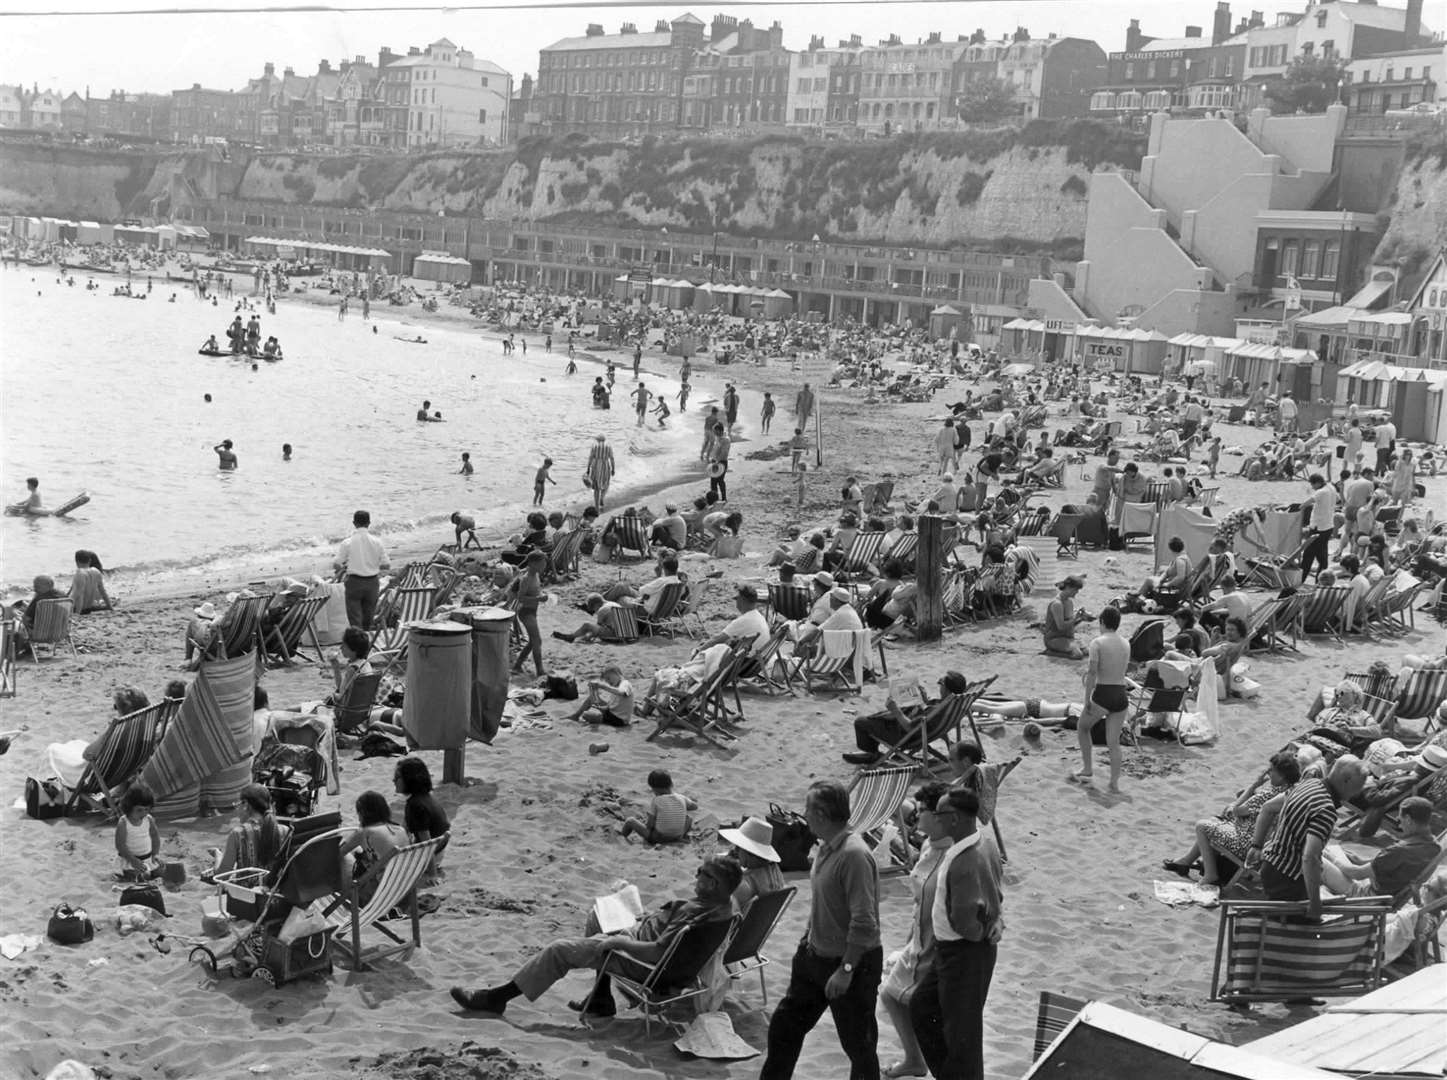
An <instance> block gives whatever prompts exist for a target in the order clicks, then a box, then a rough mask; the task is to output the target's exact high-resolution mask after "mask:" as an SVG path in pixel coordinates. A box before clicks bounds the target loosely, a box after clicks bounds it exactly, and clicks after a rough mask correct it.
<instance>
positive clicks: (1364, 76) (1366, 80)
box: [1362, 71, 1372, 83]
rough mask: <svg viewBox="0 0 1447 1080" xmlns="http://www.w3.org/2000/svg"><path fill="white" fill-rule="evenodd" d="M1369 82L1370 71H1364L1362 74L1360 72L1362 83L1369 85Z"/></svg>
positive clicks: (1370, 77)
mask: <svg viewBox="0 0 1447 1080" xmlns="http://www.w3.org/2000/svg"><path fill="white" fill-rule="evenodd" d="M1371 81H1372V73H1371V72H1370V71H1364V72H1362V82H1364V83H1369V82H1371Z"/></svg>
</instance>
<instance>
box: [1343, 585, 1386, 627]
mask: <svg viewBox="0 0 1447 1080" xmlns="http://www.w3.org/2000/svg"><path fill="white" fill-rule="evenodd" d="M1391 587H1392V579H1391V578H1389V577H1387V576H1386V575H1385V574H1384V575H1382V577H1380V578H1378V579H1377V582H1376V584H1374V585H1372V586H1371V587H1370V588H1368V589H1367V591H1366V595H1364V596H1363V597H1362V598H1361V600H1360V602H1358V603H1357V604H1356V605H1355V606H1354V607H1353V608H1352V618H1351V622H1350V623H1348V621H1347V618H1346V612H1345V606H1344V607H1343V612H1342V626H1343V627H1348V626H1353V627H1360V629H1361V631H1362V633H1364V634H1366V635H1368V636H1370V635H1371V632H1372V625H1373V624H1374V623H1379V622H1381V620H1382V619H1383V618H1384V615H1383V612H1382V605H1383V604H1384V603H1385V601H1386V599H1387V590H1388V589H1390V588H1391Z"/></svg>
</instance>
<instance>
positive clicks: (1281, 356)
mask: <svg viewBox="0 0 1447 1080" xmlns="http://www.w3.org/2000/svg"><path fill="white" fill-rule="evenodd" d="M1226 352H1227V353H1228V354H1230V355H1231V356H1254V357H1256V358H1258V359H1260V360H1284V361H1286V362H1287V363H1289V364H1302V363H1309V362H1311V361H1314V360H1315V359H1316V353H1314V352H1312V351H1311V350H1310V349H1288V348H1285V347H1284V346H1281V345H1268V344H1267V343H1266V342H1264V341H1243V342H1241V343H1240V344H1239V345H1232V346H1230V347H1229V348H1228V349H1227V350H1226Z"/></svg>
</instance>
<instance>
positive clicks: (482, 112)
mask: <svg viewBox="0 0 1447 1080" xmlns="http://www.w3.org/2000/svg"><path fill="white" fill-rule="evenodd" d="M477 122H478V123H479V124H485V123H487V110H486V109H478V110H477Z"/></svg>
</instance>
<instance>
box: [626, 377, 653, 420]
mask: <svg viewBox="0 0 1447 1080" xmlns="http://www.w3.org/2000/svg"><path fill="white" fill-rule="evenodd" d="M628 396H629V397H631V398H632V399H633V402H634V405H635V407H636V409H637V411H638V426H639V427H642V426H643V422H644V421H645V420H647V419H648V403H649V402H650V401H651V400H652V399H653V391H652V390H649V389H648V388H647V387H646V386H644V385H643V384H642V383H639V384H638V389H636V390H634V391H633V393H631V394H630V395H628Z"/></svg>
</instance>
